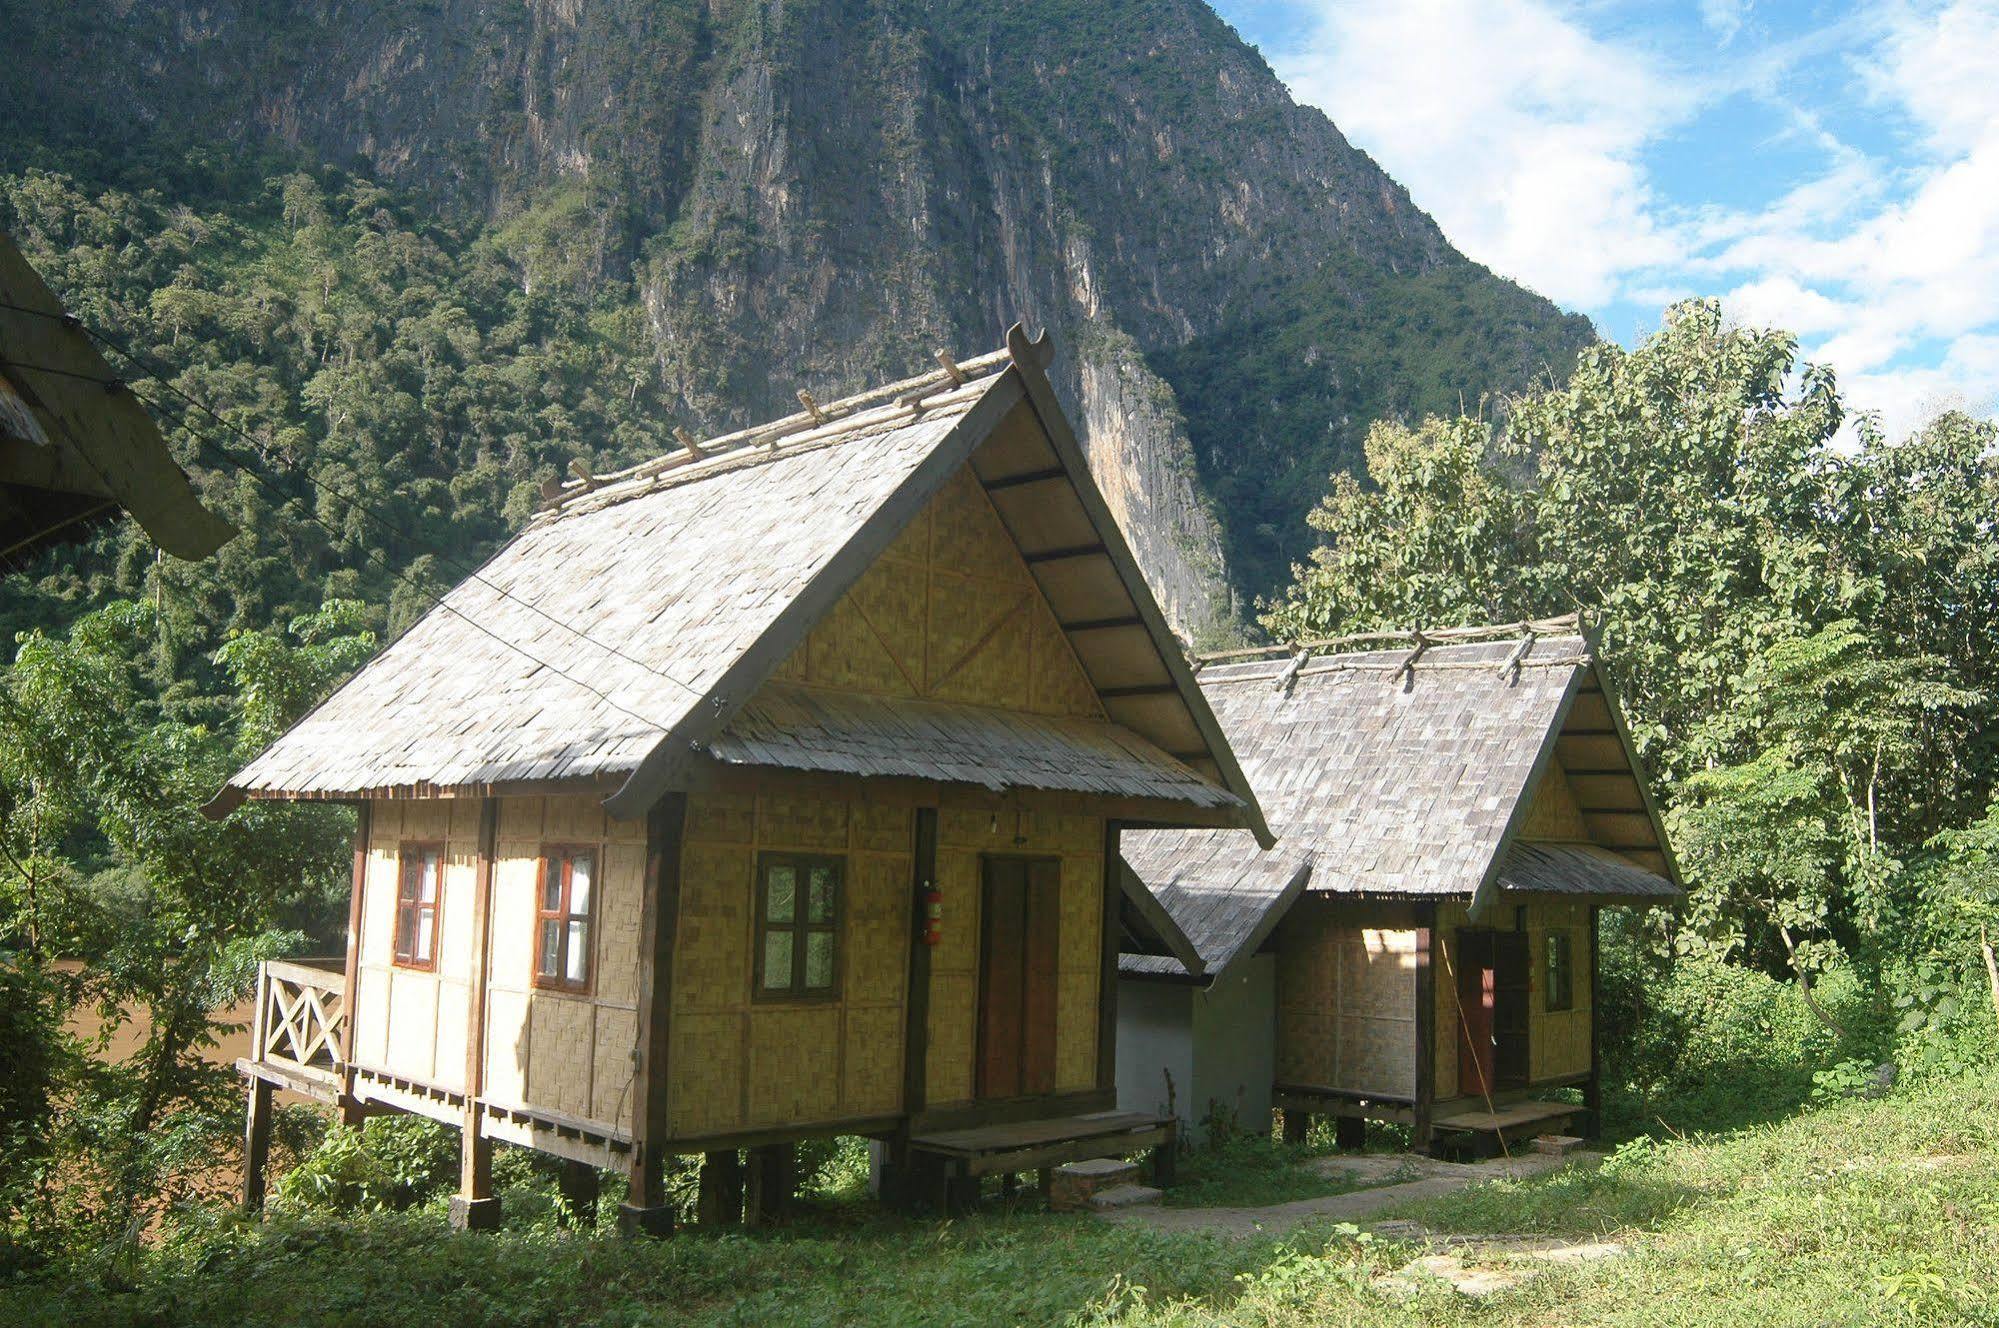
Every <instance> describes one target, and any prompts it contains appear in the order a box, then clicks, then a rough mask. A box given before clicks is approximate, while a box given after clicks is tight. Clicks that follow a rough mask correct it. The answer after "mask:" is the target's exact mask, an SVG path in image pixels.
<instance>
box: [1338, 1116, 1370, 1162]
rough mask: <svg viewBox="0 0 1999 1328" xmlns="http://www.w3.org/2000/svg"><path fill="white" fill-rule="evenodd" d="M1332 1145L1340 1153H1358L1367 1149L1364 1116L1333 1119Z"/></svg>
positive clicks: (1365, 1119)
mask: <svg viewBox="0 0 1999 1328" xmlns="http://www.w3.org/2000/svg"><path fill="white" fill-rule="evenodd" d="M1333 1143H1334V1144H1335V1145H1337V1146H1338V1148H1339V1150H1340V1151H1341V1152H1342V1153H1358V1152H1359V1151H1360V1150H1361V1149H1363V1148H1366V1147H1367V1118H1366V1117H1365V1116H1335V1117H1333Z"/></svg>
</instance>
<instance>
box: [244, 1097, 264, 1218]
mask: <svg viewBox="0 0 1999 1328" xmlns="http://www.w3.org/2000/svg"><path fill="white" fill-rule="evenodd" d="M270 1155H271V1082H270V1080H268V1079H257V1078H252V1079H251V1080H250V1102H249V1107H248V1109H247V1111H246V1112H245V1116H244V1121H243V1207H244V1208H245V1209H247V1210H248V1211H250V1212H253V1213H254V1212H257V1211H258V1210H259V1209H261V1208H263V1206H264V1164H265V1163H266V1162H268V1161H269V1160H270Z"/></svg>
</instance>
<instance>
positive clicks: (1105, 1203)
mask: <svg viewBox="0 0 1999 1328" xmlns="http://www.w3.org/2000/svg"><path fill="white" fill-rule="evenodd" d="M1161 1197H1163V1196H1162V1195H1161V1193H1160V1192H1159V1191H1158V1190H1155V1189H1153V1188H1152V1187H1151V1186H1150V1185H1132V1184H1125V1185H1113V1186H1111V1187H1110V1188H1108V1189H1103V1190H1098V1191H1097V1192H1096V1193H1095V1194H1093V1195H1091V1196H1090V1210H1091V1211H1092V1212H1097V1213H1108V1212H1110V1211H1111V1210H1112V1209H1116V1208H1157V1207H1158V1206H1159V1200H1160V1199H1161Z"/></svg>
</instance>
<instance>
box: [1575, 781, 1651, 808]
mask: <svg viewBox="0 0 1999 1328" xmlns="http://www.w3.org/2000/svg"><path fill="white" fill-rule="evenodd" d="M1569 788H1570V789H1571V790H1573V791H1574V792H1575V795H1576V805H1577V806H1578V807H1579V808H1581V809H1582V810H1583V811H1586V812H1642V811H1644V810H1645V795H1644V793H1643V792H1642V791H1641V790H1640V789H1639V787H1638V781H1637V780H1636V779H1634V778H1632V777H1631V776H1630V775H1629V774H1615V775H1579V774H1574V773H1571V774H1570V775H1569Z"/></svg>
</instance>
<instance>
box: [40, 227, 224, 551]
mask: <svg viewBox="0 0 1999 1328" xmlns="http://www.w3.org/2000/svg"><path fill="white" fill-rule="evenodd" d="M107 384H108V385H109V386H107ZM121 511H123V512H127V513H130V514H131V516H132V518H133V519H134V520H135V521H137V522H138V523H139V525H140V527H141V528H142V529H143V530H144V531H145V532H146V535H147V537H148V538H149V539H151V540H152V541H153V543H154V544H156V545H158V546H159V547H160V548H161V549H164V550H165V551H166V552H168V553H171V554H173V555H174V556H175V557H176V558H188V559H197V558H205V557H207V556H208V555H209V554H211V553H213V552H215V550H216V549H218V548H220V547H221V546H222V544H223V543H224V542H226V541H227V540H229V539H230V538H231V537H233V536H234V535H235V534H236V528H235V527H234V526H232V525H230V524H229V523H228V522H227V521H225V520H223V519H222V518H221V517H219V516H216V515H215V514H214V513H213V512H211V511H209V510H208V509H207V508H205V507H203V506H202V505H201V499H200V497H199V495H197V494H196V493H195V490H194V486H193V484H192V483H190V482H189V480H188V477H187V475H186V473H185V472H184V471H182V470H181V468H180V466H179V464H178V463H177V462H175V460H174V457H173V453H172V452H171V451H170V450H169V449H168V447H167V443H166V439H164V438H162V437H161V436H160V430H159V426H158V425H156V424H154V423H153V418H152V416H150V415H148V414H147V413H146V409H145V407H144V406H143V405H141V404H140V402H139V399H138V398H137V397H136V396H134V395H133V394H132V393H131V391H130V390H129V389H127V388H126V387H125V386H124V385H123V384H122V383H119V382H118V376H117V374H115V373H113V372H112V370H111V366H110V365H108V364H107V363H105V361H104V357H103V356H102V355H100V354H99V353H98V351H97V347H96V346H95V345H93V344H92V343H91V340H90V337H89V335H88V334H86V333H85V332H84V330H83V329H82V327H81V326H79V325H78V324H76V323H75V322H74V321H73V320H71V319H70V318H69V316H68V314H67V312H66V311H65V310H64V308H63V306H62V302H61V301H60V300H58V299H57V298H56V297H55V295H54V293H53V292H51V291H50V290H49V288H48V286H47V285H46V284H45V283H44V282H43V281H42V278H41V275H40V274H39V273H37V272H36V271H35V269H34V268H33V267H32V266H30V265H29V263H28V260H27V259H26V258H25V257H23V256H22V254H21V251H20V250H19V249H17V248H15V247H14V243H13V241H12V240H10V239H8V238H7V236H6V235H5V234H0V554H4V555H10V556H17V555H20V554H23V553H27V552H31V551H33V550H36V549H41V548H45V547H47V546H49V545H51V544H56V543H61V542H63V541H65V540H71V539H78V538H82V537H83V536H84V535H86V534H88V533H89V531H90V529H91V528H92V527H93V526H95V525H96V524H98V523H99V522H102V521H106V520H111V519H115V518H116V517H117V515H118V513H119V512H121Z"/></svg>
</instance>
